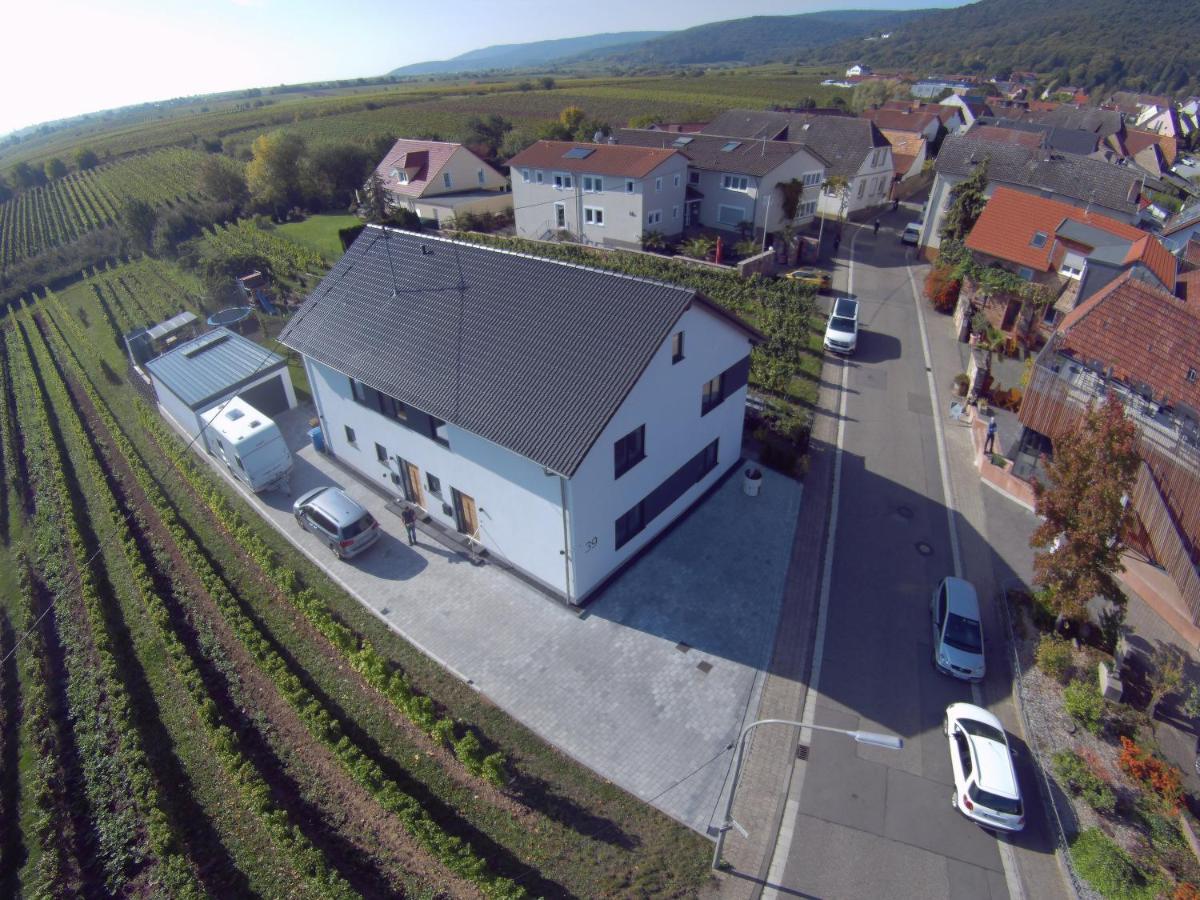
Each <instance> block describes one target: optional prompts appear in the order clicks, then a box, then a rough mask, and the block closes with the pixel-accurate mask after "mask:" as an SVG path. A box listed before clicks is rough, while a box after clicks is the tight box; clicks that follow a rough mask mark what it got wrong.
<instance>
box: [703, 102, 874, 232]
mask: <svg viewBox="0 0 1200 900" xmlns="http://www.w3.org/2000/svg"><path fill="white" fill-rule="evenodd" d="M706 131H707V133H709V134H720V135H728V136H729V137H730V138H752V139H757V140H768V141H788V142H790V143H793V144H801V145H803V146H804V147H806V148H808V149H810V150H812V151H813V152H814V153H815V154H816V155H817V156H819V157H820V158H821V159H823V160H825V161H826V169H825V176H826V181H828V180H829V179H830V178H831V177H836V178H840V179H843V180H844V181H845V183H846V188H845V191H844V192H843V191H839V190H836V189H833V188H827V189H826V190H825V191H823V192H822V194H821V199H820V202H819V205H818V207H817V211H818V212H820V213H822V214H823V215H831V216H838V215H847V216H853V215H855V214H865V213H866V212H868V211H869V210H871V209H874V208H875V207H877V206H880V205H881V204H883V203H886V202H887V201H888V199H889V198H890V190H891V184H892V180H893V177H894V175H895V166H894V165H893V163H892V148H891V145H890V144H889V143H888V141H887V138H885V137H884V136H883V133H882V132H881V131H880V130H879V129H878V128H877V127H876V126H875V123H874V122H871V121H870V120H868V119H860V118H849V117H846V116H811V115H796V114H793V113H780V112H760V111H755V110H749V109H731V110H727V111H726V112H724V113H722V114H721V115H719V116H717V118H716V119H714V120H713V121H711V122H709V123H708V128H707V129H706Z"/></svg>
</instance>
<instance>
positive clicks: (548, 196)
mask: <svg viewBox="0 0 1200 900" xmlns="http://www.w3.org/2000/svg"><path fill="white" fill-rule="evenodd" d="M508 165H509V171H510V172H511V173H512V182H513V211H514V214H515V216H516V223H517V236H518V237H526V238H534V239H537V240H546V239H549V238H552V237H554V236H556V235H559V234H563V233H566V234H569V235H570V236H571V237H572V238H574V239H575V240H579V241H582V242H584V243H588V244H598V245H600V246H602V247H624V248H632V249H637V250H640V249H641V248H642V235H643V234H645V233H646V232H648V231H657V232H660V233H662V234H663V235H665V236H666V237H667V238H674V237H677V236H678V235H679V234H680V233H681V232H682V231H683V203H684V195H685V192H686V190H687V159H686V157H684V156H683V155H682V154H681V153H679V152H677V151H675V150H669V149H668V150H664V149H653V148H646V147H623V146H619V145H617V144H585V143H575V142H572V141H538V142H537V143H536V144H533V145H532V146H529V147H526V148H525V149H524V150H522V151H521V152H520V153H518V154H517V155H516V156H514V157H513V158H512V159H510V160H509V161H508Z"/></svg>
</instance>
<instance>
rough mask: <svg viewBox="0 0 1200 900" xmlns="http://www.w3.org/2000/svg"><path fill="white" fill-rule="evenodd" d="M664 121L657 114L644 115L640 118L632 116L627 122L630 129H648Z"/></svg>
mask: <svg viewBox="0 0 1200 900" xmlns="http://www.w3.org/2000/svg"><path fill="white" fill-rule="evenodd" d="M663 121H665V120H664V119H663V117H662V116H660V115H659V114H658V113H646V114H645V115H641V116H634V117H633V118H632V119H630V120H629V127H630V128H649V127H650V126H651V125H657V124H659V123H660V122H663Z"/></svg>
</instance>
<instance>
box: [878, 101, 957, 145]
mask: <svg viewBox="0 0 1200 900" xmlns="http://www.w3.org/2000/svg"><path fill="white" fill-rule="evenodd" d="M862 117H863V118H864V119H870V120H871V121H872V122H874V123H875V125H876V126H877V127H878V128H879V129H880V130H881V131H883V132H885V133H886V132H889V131H904V132H908V133H910V134H912V135H914V136H916V137H923V138H925V140H927V141H929V142H930V143H931V144H932V143H936V142H937V139H938V137H939V136H940V135H941V134H942V122H941V120H940V119H939V118H938V117H937V115H936V114H935V113H934V112H933V111H932V107H929V106H926V107H925V108H924V109H917V110H912V109H909V110H899V109H889V108H888V107H886V106H882V107H880V108H879V109H868V110H864V111H863V114H862ZM893 146H895V144H894V142H893Z"/></svg>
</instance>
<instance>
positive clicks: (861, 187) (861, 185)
mask: <svg viewBox="0 0 1200 900" xmlns="http://www.w3.org/2000/svg"><path fill="white" fill-rule="evenodd" d="M866 190H867V180H866V179H865V178H860V179H859V180H858V197H857V198H856V199H858V200H861V199H862V198H863V193H864V192H866Z"/></svg>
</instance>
